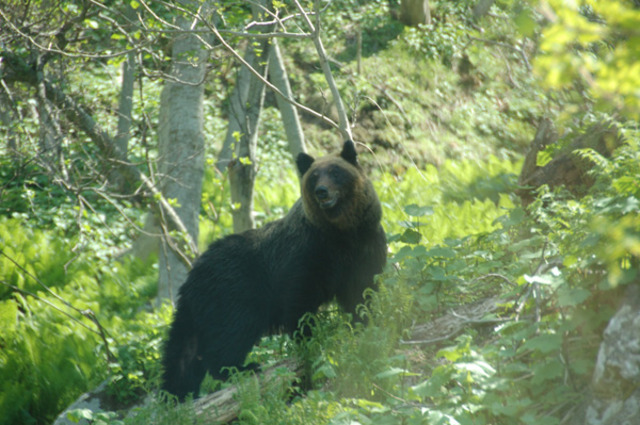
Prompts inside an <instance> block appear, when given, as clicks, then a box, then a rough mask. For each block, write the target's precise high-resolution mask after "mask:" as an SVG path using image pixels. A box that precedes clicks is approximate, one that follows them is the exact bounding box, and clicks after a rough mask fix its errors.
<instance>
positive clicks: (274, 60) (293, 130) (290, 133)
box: [269, 39, 307, 162]
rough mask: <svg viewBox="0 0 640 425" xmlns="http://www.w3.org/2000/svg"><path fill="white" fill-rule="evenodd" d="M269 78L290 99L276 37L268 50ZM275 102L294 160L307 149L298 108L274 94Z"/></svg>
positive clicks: (288, 86)
mask: <svg viewBox="0 0 640 425" xmlns="http://www.w3.org/2000/svg"><path fill="white" fill-rule="evenodd" d="M269 79H270V80H271V82H272V83H273V85H274V86H276V87H277V88H278V89H279V90H280V91H281V92H282V93H283V94H284V95H285V96H287V97H288V98H291V99H292V98H293V93H292V91H291V86H290V85H289V76H288V75H287V69H286V68H285V66H284V61H283V59H282V52H280V47H279V45H278V41H277V40H276V39H273V40H272V41H271V49H270V52H269ZM276 103H277V105H278V109H279V110H280V115H281V116H282V124H283V125H284V131H285V132H286V133H287V140H288V142H289V151H290V152H291V155H292V156H293V159H294V162H295V159H296V158H297V157H298V154H299V153H302V152H306V151H307V149H306V146H305V142H304V133H303V131H302V124H301V123H300V117H299V116H298V110H297V109H296V108H295V106H293V105H292V104H291V103H289V102H287V101H286V100H284V99H283V98H282V97H280V96H276Z"/></svg>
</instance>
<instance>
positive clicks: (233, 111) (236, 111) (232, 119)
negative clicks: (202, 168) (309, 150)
mask: <svg viewBox="0 0 640 425" xmlns="http://www.w3.org/2000/svg"><path fill="white" fill-rule="evenodd" d="M244 59H245V61H246V62H247V63H248V64H249V65H250V66H251V67H255V53H254V49H253V48H252V47H251V46H247V49H246V51H245V56H244ZM251 78H252V75H251V72H250V71H249V68H247V67H246V66H240V69H239V70H238V73H237V77H236V85H235V86H234V87H233V90H232V91H231V95H230V96H229V112H228V115H229V125H228V127H227V135H226V137H225V139H224V142H223V144H222V149H221V150H220V153H219V154H218V161H217V162H216V168H217V169H218V171H220V172H221V173H224V171H225V170H226V169H227V167H228V166H229V163H230V162H231V159H232V158H233V154H234V152H235V151H236V143H237V140H236V135H237V134H240V133H241V132H242V122H243V118H242V117H243V116H244V115H245V113H244V110H245V107H246V104H247V97H248V95H249V83H250V81H251Z"/></svg>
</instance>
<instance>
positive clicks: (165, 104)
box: [158, 17, 209, 301]
mask: <svg viewBox="0 0 640 425" xmlns="http://www.w3.org/2000/svg"><path fill="white" fill-rule="evenodd" d="M177 23H178V25H179V26H180V27H181V28H183V29H184V30H185V31H187V32H185V33H182V34H179V35H177V36H176V38H175V39H174V41H173V47H172V64H171V71H170V74H171V77H172V79H171V80H168V81H166V82H165V86H164V89H163V90H162V95H161V103H160V127H159V132H158V137H159V141H158V156H159V161H158V172H159V175H160V178H161V179H162V184H161V187H162V193H163V195H164V197H165V198H166V199H167V200H169V201H170V202H171V200H175V202H176V204H177V205H175V206H174V208H175V209H176V212H177V213H178V215H179V216H180V218H181V220H182V222H183V223H184V226H185V227H186V229H187V231H188V233H189V235H190V236H191V238H192V240H194V241H197V240H198V217H199V213H200V198H201V193H202V177H203V175H204V135H203V122H202V121H203V116H202V100H203V93H204V85H203V84H202V83H203V81H204V76H205V71H206V62H207V58H208V56H209V52H208V50H206V49H204V48H203V46H202V43H201V41H200V39H199V38H198V36H196V35H195V34H193V33H189V32H188V31H189V30H192V29H194V28H198V27H199V26H198V25H197V23H193V22H192V21H190V20H187V19H186V18H184V17H180V18H178V22H177ZM167 224H168V223H167V222H165V223H164V229H163V230H165V232H166V231H172V230H174V228H173V227H169V226H167ZM171 240H172V238H170V237H165V238H163V239H162V243H163V245H162V249H161V250H160V258H159V282H158V299H159V300H163V299H166V298H168V299H170V300H171V301H175V300H176V296H177V292H178V288H179V287H180V286H181V285H182V283H183V282H184V281H185V278H186V275H187V271H188V268H189V264H188V261H185V260H186V259H187V258H191V257H193V256H195V255H196V254H197V253H195V252H184V251H181V250H179V249H171V247H170V246H168V244H170V243H171ZM181 252H183V255H180V253H181Z"/></svg>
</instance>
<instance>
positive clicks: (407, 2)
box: [400, 0, 431, 27]
mask: <svg viewBox="0 0 640 425" xmlns="http://www.w3.org/2000/svg"><path fill="white" fill-rule="evenodd" d="M400 21H401V22H402V23H403V24H405V25H408V26H410V27H417V26H418V25H420V24H423V25H429V24H430V23H431V9H430V8H429V0H402V1H401V2H400Z"/></svg>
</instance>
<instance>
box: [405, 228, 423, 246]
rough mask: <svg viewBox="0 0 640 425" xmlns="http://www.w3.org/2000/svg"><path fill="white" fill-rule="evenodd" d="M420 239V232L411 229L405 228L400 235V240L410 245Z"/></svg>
mask: <svg viewBox="0 0 640 425" xmlns="http://www.w3.org/2000/svg"><path fill="white" fill-rule="evenodd" d="M420 239H422V235H421V234H420V232H416V231H415V230H413V229H407V230H405V231H404V233H403V234H402V236H401V237H400V241H402V242H404V243H408V244H412V245H415V244H417V243H419V242H420Z"/></svg>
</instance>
